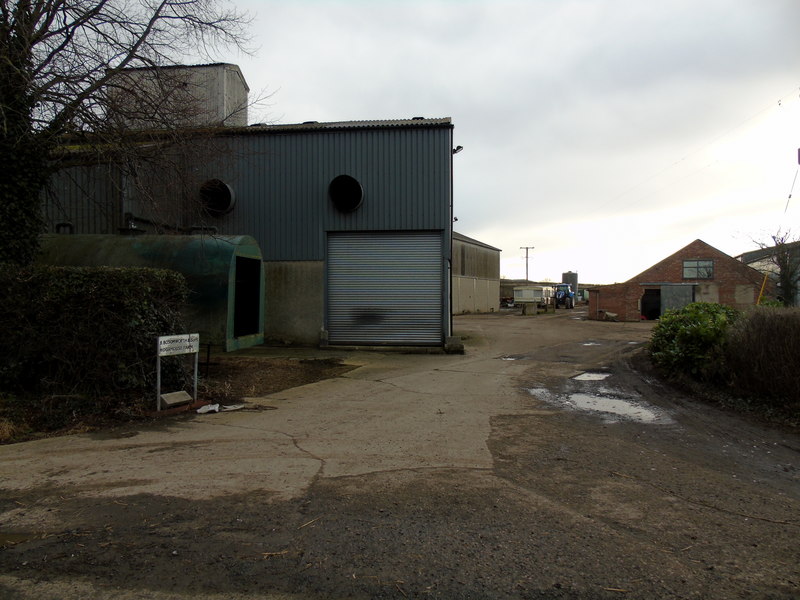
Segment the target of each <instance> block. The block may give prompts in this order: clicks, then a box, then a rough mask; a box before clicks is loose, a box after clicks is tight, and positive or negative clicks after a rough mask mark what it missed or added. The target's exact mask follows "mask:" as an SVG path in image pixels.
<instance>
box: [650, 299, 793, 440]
mask: <svg viewBox="0 0 800 600" xmlns="http://www.w3.org/2000/svg"><path fill="white" fill-rule="evenodd" d="M649 352H650V358H651V360H652V361H653V363H654V364H655V365H656V366H657V367H659V368H660V369H661V370H662V372H664V373H666V374H667V375H668V376H671V377H674V378H676V379H677V380H681V378H688V379H691V380H694V381H697V382H701V383H702V384H703V385H704V386H705V389H706V390H708V391H711V390H717V391H723V392H724V393H725V395H726V396H727V397H728V398H729V401H728V402H726V404H729V405H730V406H732V407H735V408H741V409H745V410H748V411H757V412H759V413H761V414H764V415H767V416H771V417H776V418H777V419H779V420H780V421H782V422H784V423H789V424H796V425H800V386H798V384H797V372H798V368H800V309H797V308H775V307H764V306H759V307H753V309H752V310H748V311H746V312H742V313H739V312H737V311H735V310H734V309H732V308H729V307H725V306H721V305H719V304H710V303H694V304H690V305H688V306H686V307H685V308H683V309H681V310H678V311H668V312H667V313H666V314H665V315H664V316H663V317H662V318H661V320H660V321H659V323H658V324H657V325H656V326H655V327H654V328H653V332H652V336H651V338H650V345H649ZM684 381H687V379H684Z"/></svg>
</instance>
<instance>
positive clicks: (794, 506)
mask: <svg viewBox="0 0 800 600" xmlns="http://www.w3.org/2000/svg"><path fill="white" fill-rule="evenodd" d="M574 314H579V313H578V312H577V311H576V313H574ZM520 319H524V318H523V317H518V316H517V315H491V316H488V315H487V316H474V317H463V318H459V319H457V322H456V326H457V331H460V332H463V333H464V337H465V342H466V346H467V354H466V355H465V358H464V359H461V362H449V361H452V360H454V359H450V358H444V357H441V358H439V357H437V358H434V359H432V360H433V361H434V362H435V364H436V365H438V366H437V367H436V368H435V369H433V371H436V372H437V373H436V374H437V375H438V376H441V374H442V372H445V371H446V372H448V373H455V374H459V373H461V374H463V376H464V377H465V378H466V376H467V374H468V373H474V372H475V371H476V370H479V369H484V370H486V369H489V368H496V369H510V370H503V371H502V375H503V377H507V378H508V383H507V385H506V384H503V385H504V387H503V389H502V393H501V392H498V396H497V398H494V399H493V398H485V399H484V400H483V401H484V402H486V403H489V404H491V403H497V404H498V405H502V409H498V410H497V411H495V412H494V413H493V414H492V415H491V418H490V427H489V435H488V438H487V439H485V445H486V448H487V449H488V452H489V453H490V456H491V458H490V461H489V462H488V463H487V465H486V466H477V467H474V468H465V467H458V466H452V467H438V468H433V467H428V466H420V467H419V468H402V469H380V468H369V469H365V470H364V472H359V473H355V474H349V475H345V476H324V472H323V471H322V470H321V471H320V473H318V474H317V475H316V476H314V477H313V479H312V480H311V481H310V484H309V485H308V487H307V488H306V489H305V490H304V492H303V493H301V494H298V495H295V496H293V497H290V498H286V497H284V496H280V495H278V494H272V493H270V492H265V490H264V489H259V488H258V487H257V486H243V485H231V486H230V489H228V490H227V491H226V493H224V494H221V495H219V494H216V495H212V496H209V497H205V496H202V495H201V496H198V497H197V498H185V497H178V496H171V495H160V494H147V493H140V494H125V493H117V492H114V491H113V490H105V491H103V490H100V491H98V489H97V488H94V487H92V483H91V482H90V481H87V482H86V487H85V488H84V489H81V486H80V485H79V484H72V485H70V486H69V487H59V486H58V485H56V484H53V483H50V481H51V480H50V479H48V478H43V479H42V480H41V481H39V482H38V484H36V485H25V486H22V485H14V484H13V482H10V481H9V480H6V481H5V482H4V484H3V485H2V488H0V515H2V521H0V543H2V544H3V548H2V550H0V597H2V598H9V599H13V598H25V599H28V598H107V597H116V598H157V599H166V598H174V599H178V598H181V599H182V598H189V597H196V598H243V599H244V598H271V599H277V598H287V599H288V598H292V599H294V598H345V597H349V598H448V599H454V598H620V597H623V598H786V599H788V598H798V597H800V566H799V565H800V545H798V543H797V540H798V534H800V471H798V467H799V465H798V458H800V438H799V437H798V435H797V434H796V433H794V432H791V431H785V430H781V429H778V428H775V427H770V426H766V425H763V424H759V423H755V422H752V421H750V420H747V419H744V418H742V417H739V416H737V415H734V414H731V413H728V412H725V411H722V410H719V409H717V408H715V407H712V406H708V405H703V404H697V403H695V402H693V401H692V400H691V399H689V398H687V397H686V396H683V395H682V394H681V393H679V392H676V391H675V390H673V389H671V388H669V387H667V386H665V385H663V384H662V383H660V382H659V381H658V380H657V379H656V378H655V377H654V375H653V374H652V373H651V372H650V371H649V368H648V366H647V362H646V360H644V359H643V354H642V342H643V341H644V340H646V339H647V335H648V330H647V328H646V326H642V325H640V324H635V325H636V327H627V326H625V325H624V324H605V323H604V324H598V323H590V322H586V321H580V320H578V319H575V318H573V315H570V314H566V313H565V312H562V313H560V314H559V315H556V316H555V317H553V316H547V317H542V316H539V317H534V318H533V319H536V321H534V320H533V319H530V318H529V319H527V320H525V321H520ZM525 328H530V330H529V331H528V330H526V329H525ZM471 357H472V361H471ZM478 359H480V360H478ZM404 360H405V359H402V358H400V359H399V362H398V364H399V365H400V366H399V367H398V368H400V369H401V370H404V371H403V372H404V373H411V372H412V371H414V370H415V369H418V367H417V365H419V364H421V363H420V362H419V361H418V360H417V359H414V360H413V361H412V362H409V361H411V360H412V359H408V360H407V361H405V362H404ZM367 362H369V361H368V359H367ZM487 365H488V367H487ZM493 365H494V366H495V367H492V366H493ZM414 372H416V371H414ZM581 372H588V373H592V374H595V373H596V374H598V377H597V378H595V379H592V378H589V379H588V380H576V379H574V378H573V375H575V374H576V373H581ZM358 373H359V371H358V370H355V371H352V372H350V373H347V374H344V377H349V376H357V374H358ZM487 373H488V371H487ZM492 374H493V376H494V375H496V372H495V371H492ZM487 376H488V375H487ZM601 377H604V378H601ZM387 380H388V376H387V375H386V373H385V372H382V373H381V375H380V376H379V377H378V376H376V378H375V381H380V382H384V381H387ZM415 381H416V380H415ZM419 381H424V380H423V379H420V380H419ZM343 383H347V382H343ZM393 385H399V384H397V383H394V384H393ZM404 385H406V384H404ZM420 385H422V384H420ZM423 387H424V386H423ZM314 390H317V392H315V393H328V391H329V388H326V387H324V386H323V387H314ZM309 394H311V392H309ZM464 394H465V398H466V395H467V394H468V390H465V392H464ZM304 397H305V398H307V401H309V402H310V401H312V400H311V397H312V395H307V396H304ZM265 402H267V403H268V402H270V400H269V399H267V400H266V401H265ZM470 402H472V400H470V401H469V402H468V401H466V399H465V402H464V406H463V410H470ZM273 403H275V404H277V402H274V401H273ZM255 405H258V403H254V406H255ZM261 406H264V405H261ZM435 406H437V405H436V404H431V407H435ZM281 410H283V409H281ZM437 410H439V412H440V413H442V412H447V411H448V410H459V409H458V407H456V408H455V409H453V408H449V407H446V408H444V409H437ZM177 418H184V419H186V418H192V417H188V416H183V417H177ZM431 418H433V417H431ZM137 434H138V431H137V430H136V429H131V430H123V431H117V432H114V434H113V435H116V436H119V437H120V439H124V438H125V437H127V436H130V437H131V438H133V437H135V436H136V435H137ZM21 446H24V445H21ZM157 450H158V449H155V448H154V449H153V451H154V452H155V451H157ZM159 451H160V450H159ZM24 452H26V450H25V449H24V448H21V449H20V450H19V453H24ZM19 453H17V454H19ZM17 454H15V453H13V452H11V451H7V452H6V453H5V454H3V455H0V458H15V457H17ZM323 463H324V461H323ZM454 464H456V463H455V462H454ZM6 476H7V477H9V478H12V477H11V476H10V475H6ZM49 476H50V475H49V474H48V477H49ZM100 492H102V493H100ZM48 513H49V515H50V518H47V517H46V515H47V514H48ZM33 514H36V515H37V517H36V519H33V518H29V517H30V516H31V515H33ZM42 514H44V515H45V517H42V516H41V515H42ZM26 515H27V516H26ZM35 523H39V525H36V526H34V525H33V524H35Z"/></svg>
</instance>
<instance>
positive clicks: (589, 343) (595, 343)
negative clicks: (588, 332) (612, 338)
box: [581, 342, 603, 346]
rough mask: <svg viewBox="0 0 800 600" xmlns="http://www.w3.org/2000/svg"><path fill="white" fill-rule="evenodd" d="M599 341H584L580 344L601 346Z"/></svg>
mask: <svg viewBox="0 0 800 600" xmlns="http://www.w3.org/2000/svg"><path fill="white" fill-rule="evenodd" d="M602 345H603V344H601V343H600V342H584V343H583V344H581V346H602Z"/></svg>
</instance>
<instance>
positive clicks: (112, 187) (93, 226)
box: [43, 165, 123, 233]
mask: <svg viewBox="0 0 800 600" xmlns="http://www.w3.org/2000/svg"><path fill="white" fill-rule="evenodd" d="M120 187H121V186H120V178H119V173H118V171H116V169H114V168H113V167H112V166H110V165H92V166H86V167H72V168H69V169H65V170H63V171H60V172H59V173H57V174H56V175H55V176H54V177H53V179H52V180H51V182H50V185H49V187H48V189H47V190H46V191H45V195H44V202H43V212H44V219H45V223H46V225H47V231H48V232H50V233H68V231H66V228H57V225H58V224H63V223H69V224H70V225H71V226H72V228H73V231H72V233H116V232H117V228H118V227H122V226H123V223H122V212H123V211H122V210H121V198H122V192H121V189H120Z"/></svg>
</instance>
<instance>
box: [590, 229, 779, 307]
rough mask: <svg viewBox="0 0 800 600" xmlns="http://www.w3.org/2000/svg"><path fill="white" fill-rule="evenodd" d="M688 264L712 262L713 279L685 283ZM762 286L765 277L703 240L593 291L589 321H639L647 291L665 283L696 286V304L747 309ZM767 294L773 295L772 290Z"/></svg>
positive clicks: (755, 298) (658, 287)
mask: <svg viewBox="0 0 800 600" xmlns="http://www.w3.org/2000/svg"><path fill="white" fill-rule="evenodd" d="M685 260H711V261H713V265H714V273H713V278H710V279H705V278H703V279H684V278H683V261H685ZM762 282H763V275H761V274H760V273H759V272H758V271H756V270H755V269H752V268H751V267H749V266H747V265H745V264H743V263H741V262H739V261H738V260H736V259H735V258H733V257H731V256H728V255H727V254H725V253H724V252H720V251H719V250H717V249H716V248H714V247H713V246H709V245H708V244H706V243H705V242H703V241H702V240H695V241H694V242H692V243H691V244H689V245H688V246H686V247H684V248H682V249H681V250H678V252H676V253H675V254H673V255H671V256H669V257H667V258H665V259H664V260H662V261H661V262H659V263H657V264H655V265H653V266H652V267H650V268H649V269H647V270H645V271H643V272H642V273H640V274H639V275H637V276H635V277H633V278H631V279H629V280H628V281H626V282H625V283H616V284H613V285H606V286H601V287H598V288H595V289H593V290H590V292H589V318H590V319H603V318H605V314H606V313H609V312H610V313H615V314H617V315H618V317H617V318H618V319H619V320H621V321H638V320H640V319H641V310H642V308H641V298H642V296H643V295H644V292H645V290H646V289H660V284H666V283H678V284H695V300H696V301H698V302H718V303H720V304H726V305H728V306H733V307H734V308H738V309H744V308H747V307H748V306H752V305H754V304H755V303H756V300H757V298H758V294H759V291H760V289H761V284H762ZM769 285H770V284H768V286H769ZM767 291H768V292H770V293H771V291H772V288H771V286H770V288H769V289H768V290H767Z"/></svg>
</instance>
